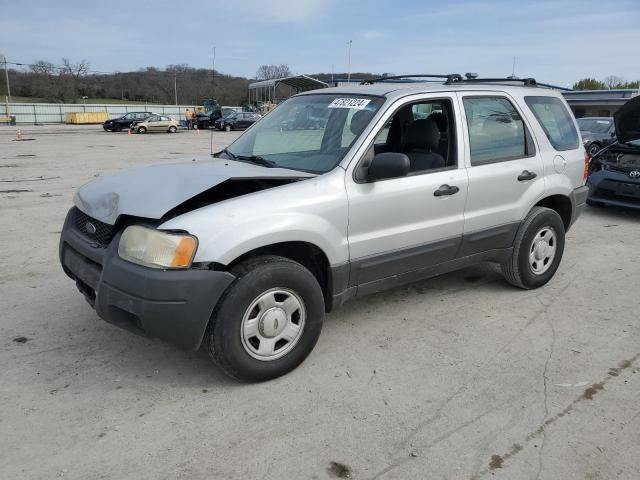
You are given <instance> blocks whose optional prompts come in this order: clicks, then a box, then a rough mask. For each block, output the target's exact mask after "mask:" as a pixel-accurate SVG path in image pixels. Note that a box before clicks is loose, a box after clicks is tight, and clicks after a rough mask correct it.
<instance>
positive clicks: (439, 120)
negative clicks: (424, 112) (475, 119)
mask: <svg viewBox="0 0 640 480" xmlns="http://www.w3.org/2000/svg"><path fill="white" fill-rule="evenodd" d="M427 120H433V121H434V122H436V125H438V131H439V132H440V133H444V132H446V131H447V117H446V116H445V114H444V113H442V112H433V113H432V114H431V115H429V116H428V117H427Z"/></svg>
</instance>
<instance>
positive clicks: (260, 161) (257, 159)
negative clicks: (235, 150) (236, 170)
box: [236, 155, 278, 168]
mask: <svg viewBox="0 0 640 480" xmlns="http://www.w3.org/2000/svg"><path fill="white" fill-rule="evenodd" d="M236 158H237V159H238V160H245V161H247V162H251V163H255V164H256V165H262V166H263V167H269V168H273V167H277V166H278V164H277V163H276V162H274V161H272V160H267V159H266V158H263V157H261V156H259V155H238V156H236Z"/></svg>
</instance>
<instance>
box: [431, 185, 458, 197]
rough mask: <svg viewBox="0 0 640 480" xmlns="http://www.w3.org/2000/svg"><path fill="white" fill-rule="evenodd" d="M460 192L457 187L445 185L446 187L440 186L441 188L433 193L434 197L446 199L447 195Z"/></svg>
mask: <svg viewBox="0 0 640 480" xmlns="http://www.w3.org/2000/svg"><path fill="white" fill-rule="evenodd" d="M459 191H460V189H459V188H458V187H456V186H455V185H447V184H446V183H445V184H444V185H440V188H438V189H437V190H436V191H435V192H433V196H434V197H444V196H445V195H453V194H454V193H458V192H459Z"/></svg>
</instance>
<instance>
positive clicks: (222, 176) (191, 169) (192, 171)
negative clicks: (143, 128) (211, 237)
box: [74, 157, 315, 225]
mask: <svg viewBox="0 0 640 480" xmlns="http://www.w3.org/2000/svg"><path fill="white" fill-rule="evenodd" d="M314 176H315V175H314V174H311V173H305V172H300V171H298V170H289V169H286V168H267V167H262V166H259V165H252V164H250V163H245V162H238V161H233V160H226V159H222V158H211V157H201V158H196V159H194V160H193V161H189V162H181V163H165V164H158V165H150V166H146V167H135V168H131V169H128V170H124V171H122V172H119V173H116V174H113V175H108V176H104V177H99V178H97V179H95V180H93V181H91V182H89V183H87V184H86V185H83V186H82V187H81V188H80V189H79V190H78V192H77V193H76V195H75V198H74V203H75V204H76V206H77V207H78V208H79V209H80V210H82V211H83V212H84V213H86V214H87V215H89V216H91V217H93V218H95V219H97V220H100V221H101V222H104V223H108V224H110V225H114V224H115V223H116V220H117V219H118V217H119V216H120V215H133V216H136V217H144V218H153V219H159V218H162V216H163V215H164V214H166V213H167V212H168V211H170V210H171V209H173V208H175V207H177V206H178V205H180V204H182V203H184V202H186V201H187V200H189V199H191V198H193V197H195V196H196V195H198V194H200V193H202V192H204V191H206V190H208V189H210V188H213V187H215V186H216V185H219V184H221V183H223V182H225V181H227V180H237V179H274V180H275V179H297V178H308V177H314Z"/></svg>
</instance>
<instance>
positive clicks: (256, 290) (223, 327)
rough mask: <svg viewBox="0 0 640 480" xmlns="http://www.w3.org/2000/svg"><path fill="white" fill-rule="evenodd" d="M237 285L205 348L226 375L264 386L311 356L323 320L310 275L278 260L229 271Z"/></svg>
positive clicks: (211, 326)
mask: <svg viewBox="0 0 640 480" xmlns="http://www.w3.org/2000/svg"><path fill="white" fill-rule="evenodd" d="M231 273H233V274H234V275H235V276H236V280H235V282H234V283H233V284H232V285H231V286H230V287H229V289H228V290H227V291H226V292H225V294H224V296H223V298H222V299H221V300H220V303H219V304H218V306H217V307H216V309H215V311H214V313H213V315H212V317H211V321H210V322H209V326H208V327H207V331H206V333H205V338H204V345H205V348H206V350H207V351H208V353H209V355H210V356H211V358H212V359H213V361H214V362H215V363H216V364H218V365H219V366H220V367H221V368H222V369H223V370H224V371H225V372H226V373H227V374H228V375H230V376H232V377H234V378H237V379H240V380H247V381H264V380H270V379H272V378H276V377H279V376H281V375H284V374H286V373H288V372H290V371H291V370H293V369H294V368H296V367H297V366H298V365H299V364H300V363H302V362H303V361H304V359H305V358H306V357H307V356H308V355H309V353H311V350H313V347H314V346H315V344H316V342H317V340H318V337H319V336H320V332H321V330H322V322H323V320H324V298H323V295H322V290H321V288H320V285H319V284H318V281H317V280H316V278H315V277H314V275H313V274H312V273H311V272H310V271H309V270H307V269H306V268H305V267H303V266H302V265H300V264H299V263H297V262H294V261H292V260H289V259H287V258H284V257H278V256H262V257H256V258H253V259H250V260H247V261H245V262H242V263H240V264H239V265H237V266H236V267H234V268H233V269H232V270H231Z"/></svg>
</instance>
